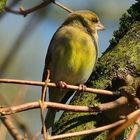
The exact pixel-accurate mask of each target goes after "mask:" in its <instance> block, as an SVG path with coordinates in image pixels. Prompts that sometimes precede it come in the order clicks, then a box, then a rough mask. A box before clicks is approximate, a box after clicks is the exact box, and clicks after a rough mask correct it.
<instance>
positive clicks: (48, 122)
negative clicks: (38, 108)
mask: <svg viewBox="0 0 140 140" xmlns="http://www.w3.org/2000/svg"><path fill="white" fill-rule="evenodd" d="M55 114H56V110H53V109H48V112H47V115H46V118H45V126H46V129H47V130H48V129H50V128H51V127H52V126H53V124H54V120H55Z"/></svg>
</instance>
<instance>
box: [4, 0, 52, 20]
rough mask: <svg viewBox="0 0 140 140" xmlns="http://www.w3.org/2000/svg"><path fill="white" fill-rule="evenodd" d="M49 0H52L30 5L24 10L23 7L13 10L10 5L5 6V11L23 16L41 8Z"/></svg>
mask: <svg viewBox="0 0 140 140" xmlns="http://www.w3.org/2000/svg"><path fill="white" fill-rule="evenodd" d="M51 2H53V0H46V1H44V2H42V3H41V4H39V5H37V6H35V7H32V8H30V9H26V10H25V9H23V8H20V9H19V10H13V9H11V8H10V7H5V11H7V12H10V13H13V14H17V15H23V16H24V17H25V16H27V15H28V14H30V13H33V12H35V11H37V10H39V9H41V8H43V7H46V6H48V5H49V4H50V3H51Z"/></svg>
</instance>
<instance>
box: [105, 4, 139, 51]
mask: <svg viewBox="0 0 140 140" xmlns="http://www.w3.org/2000/svg"><path fill="white" fill-rule="evenodd" d="M136 21H140V2H137V3H135V4H133V5H132V6H131V7H130V8H129V9H128V10H127V13H125V14H123V16H122V18H121V19H120V27H119V29H118V30H117V31H114V34H113V36H114V37H113V38H112V39H111V40H110V46H109V47H108V48H107V50H106V51H105V52H107V51H109V50H111V49H112V48H114V47H115V46H116V45H117V44H118V42H119V40H120V39H121V38H122V37H123V36H124V35H125V34H126V33H127V31H129V29H130V28H131V25H132V24H133V23H134V22H136Z"/></svg>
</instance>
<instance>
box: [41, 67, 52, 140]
mask: <svg viewBox="0 0 140 140" xmlns="http://www.w3.org/2000/svg"><path fill="white" fill-rule="evenodd" d="M47 72H48V73H47V77H46V80H45V86H44V87H43V91H42V95H41V101H40V109H41V111H40V115H41V122H42V128H43V137H44V140H46V139H47V135H46V125H45V120H44V115H43V114H44V110H45V106H44V102H45V100H46V90H47V85H48V83H49V82H50V79H49V77H50V71H49V70H48V71H47Z"/></svg>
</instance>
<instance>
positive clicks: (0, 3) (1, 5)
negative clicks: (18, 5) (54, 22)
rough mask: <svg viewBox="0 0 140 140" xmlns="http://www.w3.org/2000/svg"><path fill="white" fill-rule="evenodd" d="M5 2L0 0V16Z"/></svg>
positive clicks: (5, 0)
mask: <svg viewBox="0 0 140 140" xmlns="http://www.w3.org/2000/svg"><path fill="white" fill-rule="evenodd" d="M6 2H7V0H0V14H1V13H2V11H3V9H4V7H5V5H6Z"/></svg>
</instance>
